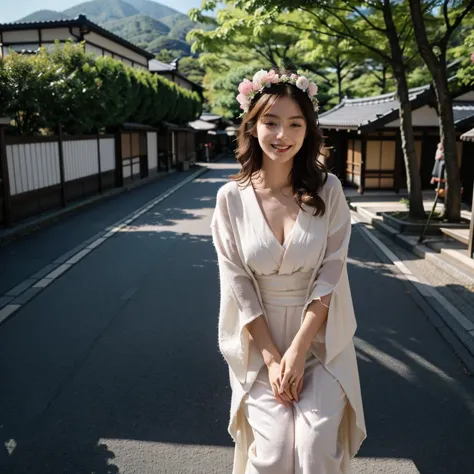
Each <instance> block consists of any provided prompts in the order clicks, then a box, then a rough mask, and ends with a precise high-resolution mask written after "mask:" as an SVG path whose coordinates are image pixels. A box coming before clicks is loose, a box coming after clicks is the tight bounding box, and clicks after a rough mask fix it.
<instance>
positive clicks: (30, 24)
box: [0, 15, 154, 59]
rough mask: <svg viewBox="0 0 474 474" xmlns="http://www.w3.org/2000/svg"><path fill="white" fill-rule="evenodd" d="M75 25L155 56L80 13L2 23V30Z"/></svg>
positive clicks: (148, 57) (138, 51) (147, 55)
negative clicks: (52, 18)
mask: <svg viewBox="0 0 474 474" xmlns="http://www.w3.org/2000/svg"><path fill="white" fill-rule="evenodd" d="M73 27H86V28H89V29H90V30H91V31H94V32H95V33H98V34H100V35H102V36H105V37H106V38H109V39H110V40H112V41H115V42H116V43H118V44H120V45H121V46H123V47H125V48H128V49H130V50H132V51H134V52H135V53H137V54H140V55H141V56H145V57H146V58H147V59H152V58H154V55H153V54H151V53H149V52H148V51H146V50H144V49H142V48H139V47H138V46H136V45H134V44H133V43H130V42H129V41H127V40H125V39H123V38H122V37H120V36H117V35H116V34H114V33H112V32H110V31H109V30H106V29H105V28H102V27H101V26H99V25H97V24H96V23H93V22H92V21H90V20H89V19H88V18H87V17H86V16H85V15H79V16H78V17H77V18H73V19H64V20H51V21H25V22H17V23H0V32H3V31H21V30H28V29H33V28H34V29H38V28H73Z"/></svg>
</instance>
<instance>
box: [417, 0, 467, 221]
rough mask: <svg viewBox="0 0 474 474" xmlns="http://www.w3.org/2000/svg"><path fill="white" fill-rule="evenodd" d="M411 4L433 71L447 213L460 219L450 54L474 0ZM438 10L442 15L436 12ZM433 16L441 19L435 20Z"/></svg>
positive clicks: (423, 50)
mask: <svg viewBox="0 0 474 474" xmlns="http://www.w3.org/2000/svg"><path fill="white" fill-rule="evenodd" d="M408 4H409V7H410V12H411V17H412V21H413V30H414V34H415V38H416V42H417V45H418V49H419V51H420V54H421V56H422V58H423V60H424V61H425V63H426V65H427V67H428V70H429V71H430V74H431V76H432V81H433V85H434V89H435V92H436V102H437V105H438V115H439V127H440V138H441V143H442V144H443V151H444V159H445V162H446V180H447V193H446V200H445V213H446V217H447V218H448V220H449V221H450V222H459V221H460V219H461V177H460V175H459V165H458V158H457V150H456V129H455V128H454V115H453V101H452V97H451V91H450V88H449V84H448V71H447V53H448V48H449V45H450V40H451V37H452V36H453V35H454V33H455V31H456V30H457V29H458V28H459V26H460V25H461V23H462V21H463V19H464V18H465V17H466V16H467V15H468V14H469V13H470V12H471V11H472V10H473V9H474V0H469V1H466V0H460V1H449V0H443V1H435V2H433V1H429V2H428V1H424V2H423V1H422V0H410V1H409V2H408ZM439 9H441V11H442V14H437V13H438V10H439ZM430 16H431V17H432V18H433V19H434V20H438V21H432V20H431V18H430ZM430 20H431V21H430Z"/></svg>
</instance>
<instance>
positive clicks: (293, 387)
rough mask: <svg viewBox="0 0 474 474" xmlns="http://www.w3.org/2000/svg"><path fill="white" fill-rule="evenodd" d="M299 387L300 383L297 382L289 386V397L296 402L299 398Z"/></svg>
mask: <svg viewBox="0 0 474 474" xmlns="http://www.w3.org/2000/svg"><path fill="white" fill-rule="evenodd" d="M299 385H300V381H298V382H293V383H292V384H291V385H290V393H291V396H292V398H293V399H294V400H296V401H297V402H299V396H298V393H299V392H298V387H299Z"/></svg>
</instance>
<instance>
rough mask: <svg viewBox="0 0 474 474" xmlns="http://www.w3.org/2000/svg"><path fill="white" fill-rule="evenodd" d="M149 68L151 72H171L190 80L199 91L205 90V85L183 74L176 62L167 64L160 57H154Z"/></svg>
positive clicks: (149, 63) (149, 62)
mask: <svg viewBox="0 0 474 474" xmlns="http://www.w3.org/2000/svg"><path fill="white" fill-rule="evenodd" d="M148 70H149V71H150V72H156V73H157V74H166V73H170V74H173V75H175V76H178V77H180V78H181V79H183V80H184V81H187V82H189V84H191V85H192V86H193V88H194V89H195V90H197V91H199V92H201V93H202V91H203V90H204V87H202V86H200V85H199V84H196V83H195V82H193V81H191V80H189V79H188V78H187V77H186V76H183V74H181V73H180V72H179V71H178V70H177V69H176V64H166V63H163V62H161V61H158V59H152V60H150V61H148Z"/></svg>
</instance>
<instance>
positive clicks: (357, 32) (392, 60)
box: [190, 0, 425, 217]
mask: <svg viewBox="0 0 474 474" xmlns="http://www.w3.org/2000/svg"><path fill="white" fill-rule="evenodd" d="M234 5H235V7H236V8H239V9H241V10H243V11H244V12H245V13H246V14H247V17H245V16H243V17H242V18H241V19H240V21H237V20H234V21H230V22H227V23H225V25H224V27H221V28H217V29H216V32H219V31H220V30H222V32H223V34H224V33H225V34H228V35H230V34H232V31H233V30H235V29H236V28H237V27H238V28H241V27H242V26H241V25H242V23H244V24H246V25H247V26H249V27H251V28H252V31H253V34H254V36H257V35H258V34H259V33H260V31H262V30H265V28H274V26H273V25H274V24H275V19H277V18H279V16H280V15H281V14H282V13H281V12H282V11H284V12H286V11H289V12H295V11H296V10H298V11H299V12H304V13H305V14H306V15H307V16H306V18H307V20H308V21H307V23H306V24H304V25H301V24H300V23H299V22H288V21H286V22H285V23H286V25H287V26H288V25H289V24H290V23H293V26H294V29H295V31H296V32H297V33H298V32H306V33H309V34H311V35H313V36H315V37H318V36H319V35H328V36H332V37H334V38H338V39H340V40H347V41H349V42H351V44H352V43H353V42H355V43H356V44H357V45H359V47H360V48H361V49H362V50H365V51H368V52H370V54H371V55H372V57H377V58H378V62H379V63H385V64H386V65H387V66H389V67H390V68H391V70H392V73H393V77H394V78H395V80H396V83H397V94H398V98H399V101H400V123H401V126H400V132H401V133H400V134H401V142H402V150H403V155H404V160H405V166H406V169H407V186H408V191H409V209H410V215H411V216H412V217H424V216H425V211H424V208H423V199H422V193H421V179H420V174H419V167H418V160H417V158H416V153H415V141H414V136H413V127H412V119H411V105H410V101H409V92H408V80H407V72H408V69H407V63H408V62H409V57H408V58H407V53H408V54H409V53H410V52H411V51H412V50H413V47H412V43H413V42H412V41H411V39H412V32H411V18H410V15H409V13H408V12H407V9H406V7H405V5H403V4H402V3H401V2H390V0H382V1H380V2H372V1H360V2H358V1H352V0H333V1H318V2H309V1H307V0H299V1H297V0H291V1H290V0H258V1H257V0H239V1H238V2H235V3H234ZM215 7H216V2H215V1H212V0H210V1H207V2H204V5H203V9H211V8H215ZM190 14H191V15H192V18H193V19H194V20H201V16H200V12H199V11H192V12H191V13H190ZM217 18H218V21H219V19H220V12H219V13H218V15H217ZM198 36H199V37H198V40H199V39H200V38H202V36H203V35H202V34H199V35H198ZM208 38H209V37H208Z"/></svg>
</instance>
